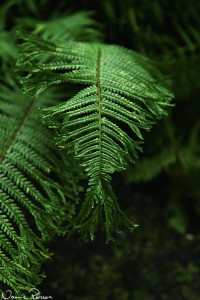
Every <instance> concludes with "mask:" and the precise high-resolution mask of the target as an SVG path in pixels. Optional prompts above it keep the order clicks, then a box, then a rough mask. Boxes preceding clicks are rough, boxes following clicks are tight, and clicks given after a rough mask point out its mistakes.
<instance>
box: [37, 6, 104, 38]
mask: <svg viewBox="0 0 200 300" xmlns="http://www.w3.org/2000/svg"><path fill="white" fill-rule="evenodd" d="M91 15H92V14H91V13H89V12H84V11H82V12H78V13H75V14H71V15H66V16H63V17H61V16H59V18H57V17H54V18H52V20H50V21H48V22H41V23H38V24H37V25H36V29H35V33H37V34H40V35H41V36H42V37H43V38H45V39H51V40H54V41H56V40H62V41H63V40H66V41H68V40H76V41H85V42H86V41H95V40H96V41H97V40H100V39H101V34H100V32H99V31H98V29H97V27H98V25H97V22H95V20H94V19H92V18H91Z"/></svg>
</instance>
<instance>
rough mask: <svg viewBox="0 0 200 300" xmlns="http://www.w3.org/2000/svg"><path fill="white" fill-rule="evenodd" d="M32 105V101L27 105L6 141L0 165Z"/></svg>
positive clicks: (0, 157)
mask: <svg viewBox="0 0 200 300" xmlns="http://www.w3.org/2000/svg"><path fill="white" fill-rule="evenodd" d="M33 105H34V99H33V100H32V101H31V102H30V103H29V104H28V106H27V108H26V109H25V111H24V113H23V115H22V117H21V118H20V120H19V122H18V125H17V127H16V129H15V131H14V133H13V135H12V136H11V138H10V139H9V141H8V144H7V145H6V147H5V149H4V151H3V153H2V155H1V156H0V163H2V162H3V160H4V159H5V157H6V154H7V152H8V150H9V148H10V146H11V145H12V143H13V141H14V140H15V138H16V136H17V134H18V132H19V131H20V129H21V128H22V126H23V124H24V122H25V121H26V118H27V116H28V115H29V112H30V111H31V109H32V108H33Z"/></svg>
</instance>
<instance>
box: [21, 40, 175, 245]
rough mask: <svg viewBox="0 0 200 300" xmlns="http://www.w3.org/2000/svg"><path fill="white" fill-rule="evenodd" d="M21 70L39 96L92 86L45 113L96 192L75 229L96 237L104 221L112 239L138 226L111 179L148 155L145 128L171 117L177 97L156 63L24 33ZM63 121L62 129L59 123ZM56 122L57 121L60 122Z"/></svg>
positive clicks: (89, 192) (127, 52) (111, 49)
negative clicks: (49, 90)
mask: <svg viewBox="0 0 200 300" xmlns="http://www.w3.org/2000/svg"><path fill="white" fill-rule="evenodd" d="M24 39H25V42H24V45H23V53H22V57H21V60H20V61H19V64H18V65H19V67H20V68H21V69H22V70H26V71H28V75H27V76H26V78H25V79H24V83H25V86H26V89H27V90H29V91H30V90H32V91H33V90H34V91H35V96H36V97H37V96H38V95H39V94H40V93H41V92H42V91H43V90H45V89H46V88H47V87H49V86H51V85H58V84H69V83H77V84H83V85H86V88H83V89H82V90H81V91H80V92H79V93H78V94H76V95H75V96H74V97H72V98H70V99H69V100H67V101H66V102H64V103H61V104H59V105H57V106H53V107H50V108H48V109H46V115H45V116H44V118H45V119H48V122H50V123H51V120H52V125H50V126H52V127H59V128H58V131H59V136H60V141H59V143H60V145H61V147H64V148H66V149H67V150H68V151H69V152H74V154H75V157H76V158H78V159H79V161H80V162H81V165H82V166H84V168H85V170H86V172H87V175H88V177H89V187H88V190H87V194H86V199H85V202H84V203H83V205H82V208H81V210H80V213H79V214H78V216H77V217H76V218H75V219H74V220H73V221H72V223H71V227H70V229H71V231H72V232H73V231H75V230H78V231H80V232H81V233H82V236H83V237H85V238H87V237H88V234H90V237H91V238H93V237H94V232H95V230H96V228H97V225H98V223H99V221H100V219H101V216H102V213H103V215H104V217H105V225H106V226H105V227H106V232H107V240H109V239H112V232H113V231H117V230H118V229H119V224H120V223H123V224H125V225H126V226H127V227H128V228H129V229H130V230H131V229H133V228H134V224H133V223H132V222H131V221H129V220H128V219H127V217H126V216H125V215H124V214H123V212H122V211H121V210H120V208H119V205H118V203H117V200H116V197H115V195H114V193H113V191H112V187H111V185H110V180H111V177H110V174H112V173H114V172H118V171H121V170H123V169H124V168H125V167H126V163H127V161H128V160H129V161H133V160H134V159H135V158H136V157H137V152H138V151H140V150H141V146H140V144H141V141H142V139H143V137H142V132H141V130H149V129H150V128H151V126H152V123H153V122H154V121H155V120H156V119H158V118H160V117H162V116H164V115H165V114H166V108H167V107H168V106H169V105H170V104H169V103H170V100H171V98H172V94H171V93H170V92H169V91H168V90H167V89H166V88H165V87H164V85H163V82H164V78H163V77H162V76H161V75H160V74H159V72H158V71H157V70H156V69H155V68H154V65H153V64H152V62H150V61H149V60H148V59H146V58H144V57H143V56H141V55H138V54H136V53H135V52H132V51H130V50H127V49H124V48H122V47H118V46H114V45H103V44H95V43H92V44H85V43H77V42H71V41H69V42H67V43H59V44H58V43H55V42H52V41H48V40H45V39H41V38H38V37H36V36H34V35H31V36H30V35H26V34H24ZM55 120H56V122H57V120H61V121H62V125H61V126H58V125H56V122H55ZM54 122H55V123H54Z"/></svg>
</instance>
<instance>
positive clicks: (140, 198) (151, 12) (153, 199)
mask: <svg viewBox="0 0 200 300" xmlns="http://www.w3.org/2000/svg"><path fill="white" fill-rule="evenodd" d="M79 12H81V13H80V14H77V13H79ZM88 12H89V13H88ZM73 13H75V14H76V17H75V18H74V17H73V18H71V20H70V16H71V14H73ZM68 16H69V17H68ZM199 16H200V1H196V0H174V1H167V0H152V1H148V0H146V1H145V0H123V1H120V0H101V1H91V0H79V1H73V0H60V1H48V0H29V1H27V0H7V1H2V0H1V2H0V64H1V73H0V80H1V81H5V78H9V74H10V73H13V71H14V69H15V61H16V58H17V55H18V49H17V47H16V37H15V31H16V30H17V29H19V28H21V27H22V28H25V29H26V28H28V29H31V30H32V31H36V32H38V31H39V32H41V33H42V31H43V28H45V26H46V27H48V29H49V31H48V36H51V34H52V30H53V33H54V34H55V32H57V34H58V35H60V38H61V39H62V38H75V39H77V40H81V41H82V40H83V41H96V40H103V41H105V42H107V43H114V44H119V45H122V46H125V47H128V48H130V49H133V50H136V51H138V52H140V53H142V54H144V55H147V56H148V57H150V58H151V59H153V60H155V61H158V65H159V67H160V68H161V69H163V71H164V72H165V73H166V74H170V76H171V80H172V89H173V91H174V93H175V101H174V102H175V107H174V108H173V109H172V110H171V111H170V113H169V117H168V118H167V119H165V120H162V121H160V123H159V124H158V125H157V126H155V127H154V129H153V130H152V131H151V132H150V133H148V134H146V137H145V144H144V151H143V153H142V154H141V155H140V160H138V161H137V162H136V163H135V165H134V166H128V168H127V170H126V172H124V174H123V175H117V176H115V179H114V185H115V187H114V189H115V191H116V193H117V194H118V197H119V199H121V203H122V207H123V208H124V210H126V211H127V214H128V215H129V216H130V217H131V218H132V219H133V220H134V222H136V223H137V224H139V225H140V226H139V227H138V229H137V230H136V231H135V232H134V233H132V234H128V233H126V232H124V233H123V234H122V235H119V237H116V242H115V243H111V244H108V245H105V241H104V236H103V234H102V232H101V231H100V232H99V234H98V236H97V238H96V240H95V241H94V242H93V243H89V244H84V243H83V242H78V241H77V240H76V239H74V238H73V239H70V240H67V241H66V239H65V238H63V239H57V240H54V241H53V242H52V243H51V244H50V245H49V248H50V249H52V250H53V251H54V252H55V256H54V257H53V259H52V261H51V262H49V263H47V264H46V265H45V272H46V275H47V279H46V280H45V281H44V283H43V284H42V285H41V287H40V290H41V291H42V293H43V294H47V295H52V296H53V297H54V298H53V299H73V300H98V299H99V300H108V299H109V300H112V299H113V300H167V299H172V300H199V299H200V255H199V253H200V230H199V228H200V221H199V218H200V185H199V180H200V139H199V136H200V135H199V132H200V124H199V116H200V104H199V95H200V56H199V53H200V51H199V50H200V18H199ZM92 19H93V20H92ZM56 28H57V29H56ZM66 28H67V29H66ZM61 29H62V32H61ZM45 32H46V31H45ZM70 32H71V33H70Z"/></svg>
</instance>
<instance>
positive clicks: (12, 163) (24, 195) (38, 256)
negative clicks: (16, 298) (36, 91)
mask: <svg viewBox="0 0 200 300" xmlns="http://www.w3.org/2000/svg"><path fill="white" fill-rule="evenodd" d="M50 103H51V101H50V99H49V100H47V98H46V97H41V98H40V99H39V100H38V101H37V102H36V101H35V100H33V99H31V98H30V95H23V94H22V92H21V91H20V89H19V88H18V87H17V85H16V84H15V83H14V82H13V81H11V85H9V86H8V84H7V86H6V85H1V86H0V290H1V289H2V291H3V292H5V290H6V287H7V288H8V287H9V288H12V289H13V290H14V291H15V292H16V294H20V296H21V295H22V292H24V291H25V290H29V289H30V288H31V287H34V286H35V285H37V284H38V283H39V282H40V280H41V278H42V276H41V275H38V271H39V269H40V263H41V262H42V261H43V260H45V259H46V258H48V257H49V253H48V251H47V250H46V249H45V248H44V245H43V244H44V241H46V240H48V239H49V238H50V237H52V236H53V235H55V233H57V234H58V233H60V232H61V229H60V227H61V226H60V225H61V222H62V220H63V219H64V218H65V215H66V212H65V210H66V209H65V208H64V206H66V204H65V195H64V193H63V189H62V188H61V185H60V184H59V172H58V171H59V162H61V159H60V158H59V156H60V154H59V153H58V151H57V155H55V148H54V145H53V143H52V142H51V141H52V137H51V133H50V132H49V130H48V129H47V128H45V127H44V126H43V125H42V123H41V121H40V120H39V117H38V107H44V106H46V105H49V104H50ZM62 166H63V162H62ZM68 172H70V171H69V170H68Z"/></svg>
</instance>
